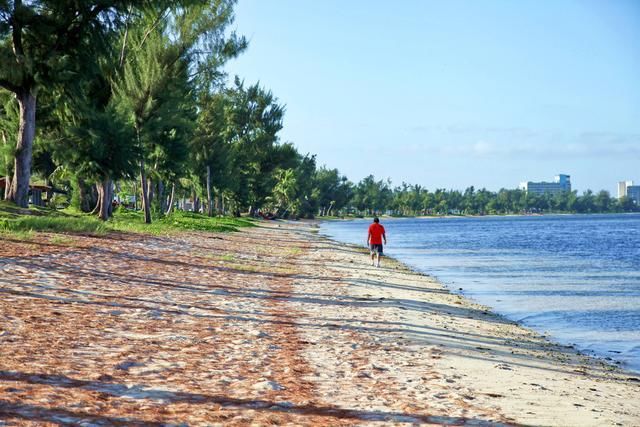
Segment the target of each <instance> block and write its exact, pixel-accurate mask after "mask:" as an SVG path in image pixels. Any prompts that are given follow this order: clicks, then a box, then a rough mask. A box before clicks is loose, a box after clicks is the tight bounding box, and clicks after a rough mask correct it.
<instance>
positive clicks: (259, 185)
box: [223, 77, 290, 214]
mask: <svg viewBox="0 0 640 427" xmlns="http://www.w3.org/2000/svg"><path fill="white" fill-rule="evenodd" d="M227 95H228V97H229V103H228V104H227V107H226V110H225V130H224V133H223V137H224V140H225V141H227V142H228V143H229V144H230V145H231V158H232V165H231V169H232V171H233V172H232V174H233V177H234V184H235V185H234V188H233V192H234V193H235V195H236V197H237V200H238V201H239V204H240V206H242V207H243V208H248V209H249V213H250V214H253V212H254V211H255V210H256V209H257V207H259V206H261V205H262V204H263V203H264V201H265V199H266V197H268V196H269V195H270V194H271V192H272V190H273V186H274V185H275V183H274V181H273V178H272V177H273V173H274V171H275V170H276V169H277V168H278V167H280V168H283V165H282V164H281V163H282V162H281V160H282V154H283V153H285V152H286V150H288V149H286V147H285V151H282V152H278V150H277V147H278V136H277V133H278V132H279V131H280V129H282V118H283V116H284V107H283V106H282V105H280V104H278V102H277V101H278V100H277V99H276V98H275V97H274V96H273V94H272V93H271V92H270V91H267V90H265V89H263V88H261V87H260V85H259V84H258V83H256V84H255V85H252V86H249V87H247V88H245V86H244V82H242V81H241V80H240V79H239V78H238V77H236V79H235V82H234V87H233V88H231V89H229V90H228V91H227ZM284 146H286V144H284V145H283V147H284ZM289 151H290V150H289ZM284 168H286V167H284Z"/></svg>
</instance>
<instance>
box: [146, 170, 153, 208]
mask: <svg viewBox="0 0 640 427" xmlns="http://www.w3.org/2000/svg"><path fill="white" fill-rule="evenodd" d="M153 193H154V191H153V180H152V179H151V178H149V177H147V199H148V200H149V208H151V203H153V197H154V194H153Z"/></svg>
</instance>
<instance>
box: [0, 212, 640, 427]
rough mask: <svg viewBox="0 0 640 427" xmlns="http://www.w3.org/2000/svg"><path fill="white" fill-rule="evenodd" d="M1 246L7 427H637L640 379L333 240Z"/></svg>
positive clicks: (116, 238) (274, 230) (264, 235)
mask: <svg viewBox="0 0 640 427" xmlns="http://www.w3.org/2000/svg"><path fill="white" fill-rule="evenodd" d="M317 231H318V228H317V223H315V222H304V221H301V222H282V221H264V222H261V223H260V224H259V226H258V227H254V228H250V229H245V230H243V231H241V232H237V233H225V234H211V233H182V234H179V235H173V236H170V237H153V236H141V235H134V234H115V233H114V234H109V235H107V236H98V237H96V236H78V235H54V234H46V233H43V234H37V235H35V236H33V237H31V238H29V239H27V240H17V239H15V238H10V237H7V236H4V237H2V236H1V235H0V294H1V298H0V426H5V425H6V426H13V425H38V426H40V425H238V426H240V425H309V426H318V425H338V426H341V425H415V424H427V425H429V424H431V425H473V426H478V425H479V426H485V425H486V426H493V425H496V426H497V425H527V426H529V425H531V426H538V425H543V426H609V425H622V426H637V425H640V376H639V375H637V374H633V373H630V372H625V371H622V370H620V369H618V368H616V367H614V366H611V365H608V364H606V363H604V362H602V361H600V360H597V359H594V358H590V357H587V356H584V355H580V354H578V353H577V352H576V351H575V350H574V349H573V348H570V347H565V346H560V345H557V344H554V343H552V342H550V341H548V340H547V339H546V338H545V337H543V336H541V335H539V334H537V333H534V332H533V331H531V330H528V329H526V328H523V327H521V326H518V325H517V324H514V323H513V322H510V321H508V320H505V319H504V318H502V317H500V316H497V315H495V314H493V313H492V312H490V311H489V310H488V309H487V308H486V307H483V306H481V305H478V304H475V303H473V302H471V301H468V300H466V299H464V298H462V297H461V296H458V295H455V294H451V293H450V292H449V291H448V290H446V289H445V288H444V287H443V286H442V285H441V284H439V283H438V282H437V281H436V280H434V279H433V278H432V277H429V276H426V275H422V274H418V273H415V272H413V271H411V270H409V269H408V268H406V267H405V266H403V265H402V264H400V263H398V262H396V261H394V260H389V259H384V260H383V265H382V267H381V268H375V267H372V266H371V265H369V262H368V257H367V254H366V253H365V252H364V251H363V250H362V249H361V248H356V247H352V246H348V245H344V244H339V243H336V242H332V241H330V240H327V239H325V238H323V237H321V236H319V235H318V233H317Z"/></svg>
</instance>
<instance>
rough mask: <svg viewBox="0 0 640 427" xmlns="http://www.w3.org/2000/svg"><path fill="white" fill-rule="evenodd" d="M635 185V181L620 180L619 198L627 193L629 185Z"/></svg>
mask: <svg viewBox="0 0 640 427" xmlns="http://www.w3.org/2000/svg"><path fill="white" fill-rule="evenodd" d="M631 186H633V181H620V182H618V199H621V198H623V197H624V196H626V195H627V187H631Z"/></svg>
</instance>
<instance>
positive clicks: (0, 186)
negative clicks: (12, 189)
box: [0, 178, 52, 206]
mask: <svg viewBox="0 0 640 427" xmlns="http://www.w3.org/2000/svg"><path fill="white" fill-rule="evenodd" d="M6 186H7V180H6V179H5V178H0V192H1V193H2V195H3V196H4V191H5V187H6ZM51 190H52V188H51V187H49V186H48V185H38V184H29V203H31V204H32V205H36V206H45V205H46V200H47V199H43V197H42V195H43V193H44V194H45V195H46V194H47V193H48V192H50V191H51Z"/></svg>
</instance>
